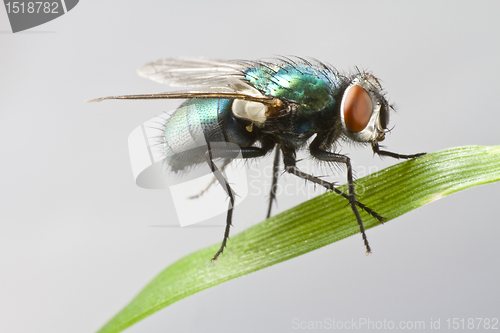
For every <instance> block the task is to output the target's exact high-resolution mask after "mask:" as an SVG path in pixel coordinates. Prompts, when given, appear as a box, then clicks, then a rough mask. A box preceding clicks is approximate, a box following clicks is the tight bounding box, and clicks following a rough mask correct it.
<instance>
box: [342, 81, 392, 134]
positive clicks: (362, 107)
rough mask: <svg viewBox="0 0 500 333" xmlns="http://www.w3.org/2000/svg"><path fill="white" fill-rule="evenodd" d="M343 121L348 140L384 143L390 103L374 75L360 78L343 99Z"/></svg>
mask: <svg viewBox="0 0 500 333" xmlns="http://www.w3.org/2000/svg"><path fill="white" fill-rule="evenodd" d="M340 120H341V125H342V130H343V133H344V134H345V136H347V137H348V138H349V139H351V140H353V141H356V142H379V141H382V140H384V136H385V133H386V131H387V123H388V121H389V103H388V102H387V100H386V99H385V97H384V91H383V89H382V87H381V86H380V83H379V82H378V80H377V79H376V78H375V77H374V76H373V75H371V74H368V73H359V74H356V75H355V76H354V77H353V79H352V80H351V83H350V84H349V85H348V87H347V88H346V90H345V91H344V94H343V96H342V101H341V104H340Z"/></svg>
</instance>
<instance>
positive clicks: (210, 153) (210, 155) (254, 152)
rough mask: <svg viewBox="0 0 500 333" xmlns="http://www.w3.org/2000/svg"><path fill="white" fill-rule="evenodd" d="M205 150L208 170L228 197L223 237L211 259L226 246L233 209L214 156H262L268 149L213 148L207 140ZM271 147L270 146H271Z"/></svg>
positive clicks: (232, 197) (229, 191) (226, 183)
mask: <svg viewBox="0 0 500 333" xmlns="http://www.w3.org/2000/svg"><path fill="white" fill-rule="evenodd" d="M207 148H208V149H207V152H206V154H205V157H206V159H207V163H208V166H209V167H210V170H211V171H212V173H213V174H214V177H215V178H216V179H217V181H218V182H219V184H220V185H221V186H222V188H223V189H224V191H225V192H226V194H227V196H228V197H229V205H228V208H227V217H226V229H225V231H224V238H223V239H222V244H221V246H220V248H219V250H218V251H217V252H216V253H215V255H214V257H213V258H212V260H213V261H216V260H217V257H218V256H219V255H220V254H221V253H222V252H223V251H224V248H225V247H226V243H227V240H228V239H229V231H230V230H231V225H232V219H233V209H234V196H235V194H234V192H233V190H232V189H231V186H229V183H228V182H227V180H226V178H225V177H224V175H223V174H222V171H221V169H219V167H218V166H217V165H216V164H215V163H214V162H213V159H214V158H218V157H223V158H226V159H229V157H230V156H232V157H234V156H236V155H238V153H241V156H242V158H254V157H261V156H264V155H265V154H266V153H267V151H268V149H263V148H259V147H248V148H239V149H231V148H223V149H216V150H213V149H212V148H211V146H210V143H209V142H208V141H207ZM271 148H272V147H271Z"/></svg>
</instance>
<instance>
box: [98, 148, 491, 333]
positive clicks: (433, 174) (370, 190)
mask: <svg viewBox="0 0 500 333" xmlns="http://www.w3.org/2000/svg"><path fill="white" fill-rule="evenodd" d="M498 180H500V146H489V147H482V146H467V147H458V148H451V149H446V150H443V151H440V152H436V153H433V154H428V155H425V156H422V157H419V158H417V159H414V160H409V161H405V162H402V163H399V164H396V165H393V166H391V167H389V168H386V169H384V170H381V171H379V172H377V173H375V174H372V175H369V176H367V177H364V178H362V179H359V180H357V182H356V184H357V187H358V188H359V187H362V188H363V189H364V190H365V193H364V194H363V195H360V196H358V200H359V201H361V202H363V203H364V204H366V205H367V206H368V207H371V208H373V209H375V210H376V211H377V212H378V213H380V214H381V215H383V216H384V217H386V218H387V220H388V221H390V220H392V219H394V218H396V217H398V216H400V215H402V214H404V213H407V212H409V211H411V210H413V209H416V208H418V207H421V206H423V205H425V204H428V203H430V202H433V201H436V200H438V199H441V198H443V197H444V196H446V195H449V194H452V193H455V192H458V191H461V190H464V189H467V188H470V187H472V186H477V185H482V184H486V183H491V182H495V181H498ZM341 189H343V190H345V187H341ZM361 214H362V218H363V221H364V224H365V228H366V229H370V228H372V227H375V226H376V225H378V224H379V223H378V221H377V220H375V219H374V218H371V217H370V216H369V215H368V214H366V213H364V212H361ZM357 233H359V229H358V225H357V222H356V219H355V217H354V215H353V214H352V212H351V210H350V208H349V207H348V206H347V205H346V204H345V199H343V198H341V197H340V196H338V195H335V194H334V193H332V192H330V193H326V194H324V195H321V196H319V197H316V198H314V199H311V200H309V201H307V202H305V203H302V204H300V205H298V206H296V207H294V208H292V209H290V210H288V211H285V212H283V213H281V214H279V215H277V216H275V217H273V218H270V219H268V220H266V221H264V222H261V223H259V224H257V225H255V226H253V227H251V228H249V229H247V230H245V231H243V232H241V233H239V234H237V235H235V236H233V237H232V238H231V239H230V242H229V243H228V249H226V251H225V252H224V254H223V255H222V256H221V257H219V260H218V262H217V263H211V262H210V258H211V257H212V255H213V254H214V253H215V252H216V251H217V249H218V247H219V244H214V245H213V246H210V247H208V248H205V249H202V250H200V251H197V252H195V253H193V254H190V255H188V256H186V257H184V258H182V259H180V260H179V261H177V262H175V263H174V264H172V265H171V266H169V267H168V268H166V269H165V270H164V271H163V272H161V273H160V274H159V275H158V276H157V277H156V278H155V279H153V280H152V281H151V282H150V283H149V284H148V285H147V286H146V287H145V288H144V289H143V290H142V291H141V292H140V293H139V294H138V295H137V296H136V297H135V298H134V299H133V300H132V301H131V302H130V303H129V304H128V305H127V306H126V307H125V308H124V309H122V310H121V311H120V312H119V313H118V314H117V315H116V316H115V317H114V318H112V319H111V320H110V321H109V322H108V323H107V324H106V325H105V326H104V327H102V328H101V330H100V331H99V333H111V332H115V333H116V332H120V331H122V330H124V329H125V328H127V327H129V326H131V325H133V324H134V323H136V322H137V321H139V320H141V319H143V318H145V317H147V316H149V315H150V314H152V313H154V312H156V311H158V310H160V309H162V308H164V307H166V306H168V305H170V304H172V303H174V302H176V301H178V300H180V299H182V298H185V297H187V296H189V295H192V294H194V293H196V292H198V291H201V290H204V289H207V288H210V287H212V286H215V285H217V284H220V283H222V282H225V281H228V280H231V279H233V278H236V277H239V276H242V275H245V274H248V273H251V272H254V271H257V270H260V269H263V268H265V267H268V266H271V265H274V264H277V263H279V262H282V261H285V260H288V259H291V258H294V257H297V256H299V255H301V254H304V253H307V252H310V251H312V250H315V249H318V248H320V247H323V246H326V245H328V244H331V243H333V242H336V241H338V240H340V239H343V238H346V237H348V236H351V235H354V234H357ZM361 244H362V243H361V242H360V248H362V245H361Z"/></svg>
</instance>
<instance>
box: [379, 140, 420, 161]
mask: <svg viewBox="0 0 500 333" xmlns="http://www.w3.org/2000/svg"><path fill="white" fill-rule="evenodd" d="M372 149H373V153H375V154H377V155H379V156H390V157H393V158H397V159H398V160H399V159H400V158H402V159H410V158H415V157H419V156H422V155H425V154H426V153H418V154H413V155H402V154H398V153H393V152H390V151H387V150H381V149H380V147H379V145H378V143H377V142H375V143H372Z"/></svg>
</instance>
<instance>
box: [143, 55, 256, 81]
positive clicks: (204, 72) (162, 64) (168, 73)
mask: <svg viewBox="0 0 500 333" xmlns="http://www.w3.org/2000/svg"><path fill="white" fill-rule="evenodd" d="M247 68H248V64H245V63H239V62H236V61H221V60H211V59H187V58H172V59H161V60H158V61H154V62H151V63H149V64H146V65H144V66H142V67H141V68H139V69H138V70H137V72H138V74H139V75H140V76H142V77H145V78H148V79H151V80H153V81H156V82H159V83H162V84H168V85H170V86H177V87H207V86H208V87H224V86H227V85H228V82H231V81H234V80H244V74H243V72H244V71H245V69H247Z"/></svg>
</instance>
